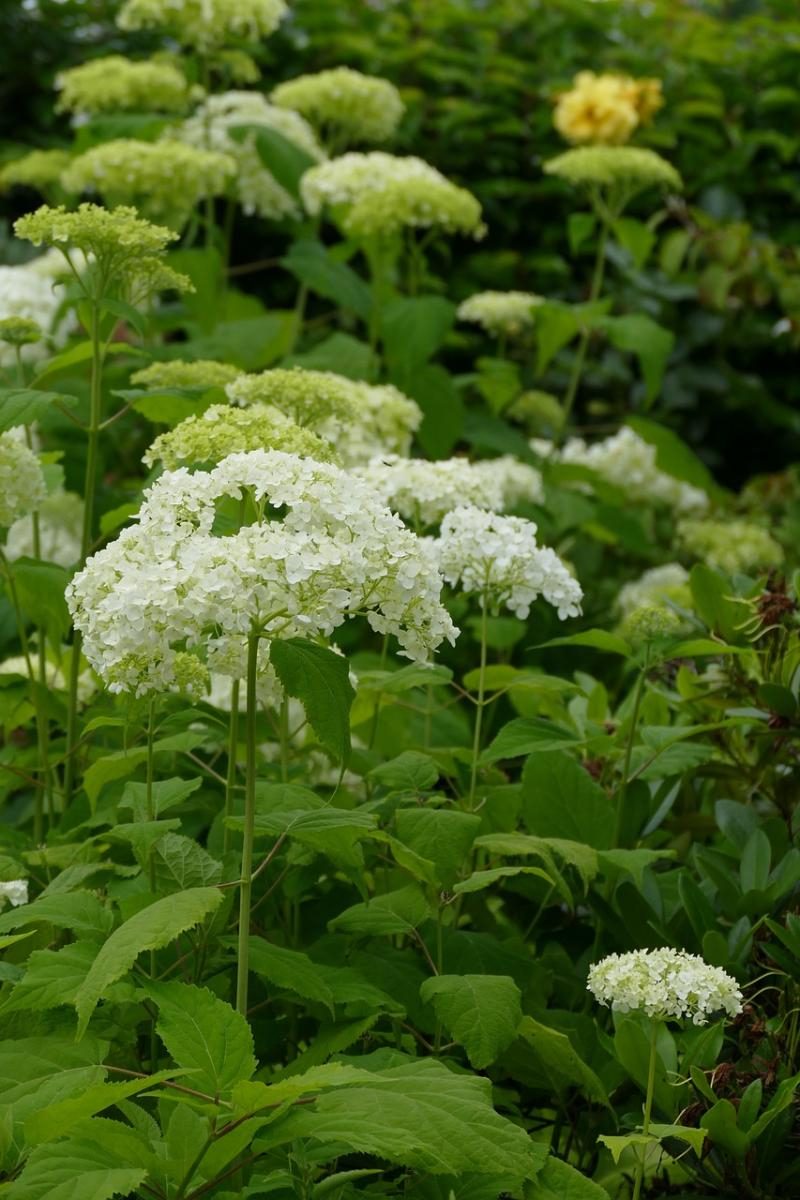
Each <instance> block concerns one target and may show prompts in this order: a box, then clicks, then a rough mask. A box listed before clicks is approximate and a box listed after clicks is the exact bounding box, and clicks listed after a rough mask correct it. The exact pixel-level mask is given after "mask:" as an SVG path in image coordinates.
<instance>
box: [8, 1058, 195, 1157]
mask: <svg viewBox="0 0 800 1200" xmlns="http://www.w3.org/2000/svg"><path fill="white" fill-rule="evenodd" d="M179 1073H180V1072H176V1071H158V1072H157V1073H156V1074H154V1075H148V1076H147V1077H146V1078H144V1079H129V1080H127V1081H125V1082H124V1083H96V1084H94V1086H93V1087H90V1088H87V1090H86V1091H85V1092H83V1093H82V1094H81V1095H80V1096H70V1097H69V1098H68V1099H66V1100H59V1101H58V1102H57V1103H56V1104H49V1105H48V1106H47V1107H46V1108H41V1109H39V1111H38V1112H35V1113H32V1114H31V1116H30V1117H28V1119H27V1121H26V1122H25V1137H26V1139H27V1140H28V1141H29V1142H30V1143H31V1145H33V1146H35V1145H37V1144H38V1143H40V1142H52V1141H55V1140H56V1139H57V1138H61V1137H63V1136H64V1135H65V1134H66V1133H68V1132H69V1130H70V1129H72V1128H73V1126H74V1125H76V1124H77V1123H78V1121H83V1120H85V1119H86V1117H94V1116H96V1115H97V1113H101V1112H103V1111H104V1110H105V1109H107V1108H111V1107H112V1105H116V1104H118V1103H119V1101H120V1100H126V1099H127V1098H128V1097H129V1096H135V1095H136V1093H137V1092H143V1091H146V1090H147V1089H148V1088H151V1087H153V1086H154V1085H155V1084H158V1083H161V1082H162V1081H163V1080H165V1079H172V1078H173V1077H174V1076H175V1075H176V1074H179Z"/></svg>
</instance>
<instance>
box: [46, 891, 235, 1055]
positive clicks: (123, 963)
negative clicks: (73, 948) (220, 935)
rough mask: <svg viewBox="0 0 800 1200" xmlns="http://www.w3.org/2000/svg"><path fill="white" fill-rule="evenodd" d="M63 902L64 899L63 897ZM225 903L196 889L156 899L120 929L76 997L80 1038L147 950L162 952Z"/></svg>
mask: <svg viewBox="0 0 800 1200" xmlns="http://www.w3.org/2000/svg"><path fill="white" fill-rule="evenodd" d="M61 899H62V902H63V899H64V898H61ZM221 903H222V892H220V891H218V890H217V889H216V888H192V889H190V890H189V891H187V892H178V893H177V894H176V895H174V896H166V897H164V899H162V900H156V902H155V903H154V904H150V905H148V907H147V908H143V909H141V911H140V912H138V913H136V915H135V916H133V917H131V918H130V920H129V921H126V922H125V923H124V924H123V925H120V927H119V929H116V930H115V931H114V933H112V934H111V937H110V938H109V939H108V941H107V942H106V943H105V945H104V946H103V947H102V949H101V950H100V953H99V954H98V955H97V958H96V959H95V960H94V962H93V963H92V966H91V969H90V970H89V974H88V975H87V976H86V979H85V980H84V982H83V985H82V986H81V988H80V989H79V991H78V994H77V996H76V997H75V1009H76V1011H77V1014H78V1036H79V1037H82V1036H83V1034H84V1033H85V1032H86V1026H87V1025H88V1023H89V1019H90V1017H91V1015H92V1013H93V1012H94V1010H95V1007H96V1006H97V1004H98V1002H99V1001H100V1000H101V999H102V997H103V995H104V994H105V992H106V991H107V990H108V988H109V987H110V986H111V984H112V983H115V982H116V981H117V980H118V979H120V978H121V977H122V976H123V975H125V974H126V973H127V972H128V971H129V970H130V969H131V967H132V966H133V964H134V963H135V962H136V959H137V958H138V957H139V955H140V954H141V953H142V951H144V950H160V949H161V948H162V947H163V946H167V945H169V943H170V942H171V941H174V939H175V938H176V937H177V936H178V934H180V933H183V932H184V931H185V930H187V929H191V928H192V926H194V925H198V924H199V923H200V922H201V921H203V920H204V919H205V918H206V917H207V916H209V915H210V914H211V913H213V912H215V911H216V909H218V908H219V906H220V904H221Z"/></svg>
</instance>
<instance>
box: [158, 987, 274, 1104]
mask: <svg viewBox="0 0 800 1200" xmlns="http://www.w3.org/2000/svg"><path fill="white" fill-rule="evenodd" d="M147 991H148V994H149V995H150V996H152V998H153V999H154V1000H155V1002H156V1004H157V1005H158V1022H157V1023H156V1029H157V1030H158V1036H159V1037H160V1038H161V1040H162V1042H163V1043H164V1045H165V1046H166V1048H167V1050H168V1051H169V1054H170V1056H171V1057H172V1058H173V1059H174V1060H175V1062H176V1063H177V1064H178V1066H179V1067H185V1068H187V1069H188V1070H190V1071H191V1072H192V1075H191V1078H190V1080H189V1083H190V1085H191V1086H192V1087H193V1088H196V1089H197V1090H198V1091H201V1092H206V1093H207V1094H209V1095H212V1096H223V1095H227V1094H228V1092H230V1090H231V1088H232V1087H233V1085H234V1084H235V1083H239V1082H240V1081H241V1080H243V1079H249V1078H250V1077H251V1075H252V1074H253V1073H254V1071H255V1069H256V1060H255V1055H254V1053H253V1034H252V1031H251V1029H250V1026H249V1025H248V1023H247V1021H246V1020H245V1018H244V1017H243V1016H242V1015H241V1013H238V1012H236V1010H235V1009H234V1008H231V1006H230V1004H226V1003H225V1001H224V1000H220V998H219V997H218V996H215V995H214V993H213V992H210V991H209V990H208V988H204V987H195V986H193V985H191V984H187V983H178V982H171V983H150V984H148V985H147Z"/></svg>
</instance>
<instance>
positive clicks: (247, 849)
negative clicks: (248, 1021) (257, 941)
mask: <svg viewBox="0 0 800 1200" xmlns="http://www.w3.org/2000/svg"><path fill="white" fill-rule="evenodd" d="M258 640H259V635H258V633H253V632H251V633H250V636H249V637H248V639H247V700H246V713H245V743H246V748H247V754H246V759H245V790H244V836H243V838H242V874H241V879H240V882H239V947H238V963H237V973H236V1009H237V1011H238V1012H240V1013H241V1014H242V1016H246V1015H247V976H248V966H249V951H250V897H251V892H252V886H253V829H254V825H255V811H256V715H257V707H256V706H257V698H256V677H257V672H258Z"/></svg>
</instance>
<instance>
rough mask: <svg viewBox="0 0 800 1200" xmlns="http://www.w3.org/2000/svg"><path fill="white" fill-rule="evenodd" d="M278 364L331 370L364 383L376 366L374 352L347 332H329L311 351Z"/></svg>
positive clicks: (377, 366) (375, 371)
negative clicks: (328, 335)
mask: <svg viewBox="0 0 800 1200" xmlns="http://www.w3.org/2000/svg"><path fill="white" fill-rule="evenodd" d="M282 365H283V366H287V367H304V368H305V369H306V370H307V371H334V372H335V373H336V374H337V375H344V376H345V377H346V378H347V379H358V380H361V381H363V382H365V383H368V382H369V381H370V380H371V379H374V378H375V376H376V374H377V372H378V369H379V362H378V359H377V357H376V355H375V353H374V351H373V350H372V349H371V348H370V347H369V346H368V345H367V343H366V342H361V341H359V340H358V338H354V337H352V336H351V335H350V334H349V333H332V334H331V335H330V337H326V338H324V339H323V340H322V341H321V342H317V344H316V345H315V346H314V347H313V348H312V349H311V350H306V351H305V352H304V353H303V354H292V355H291V356H290V357H289V358H287V359H285V360H284V362H283V364H282Z"/></svg>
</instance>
